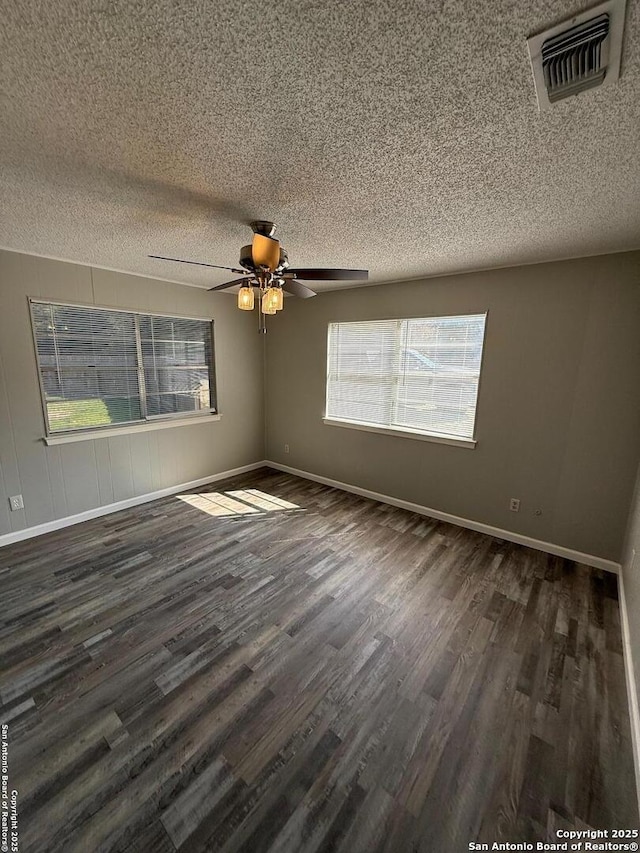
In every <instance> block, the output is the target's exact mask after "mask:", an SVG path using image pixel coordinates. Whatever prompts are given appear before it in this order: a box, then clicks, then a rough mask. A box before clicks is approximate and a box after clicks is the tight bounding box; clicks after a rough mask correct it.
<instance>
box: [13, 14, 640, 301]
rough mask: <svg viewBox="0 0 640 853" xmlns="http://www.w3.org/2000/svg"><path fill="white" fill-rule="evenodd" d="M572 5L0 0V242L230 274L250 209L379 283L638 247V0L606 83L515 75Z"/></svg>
mask: <svg viewBox="0 0 640 853" xmlns="http://www.w3.org/2000/svg"><path fill="white" fill-rule="evenodd" d="M591 5H593V3H589V2H587V3H585V2H581V0H577V3H575V4H574V3H573V2H570V0H541V2H537V3H535V4H534V3H529V2H527V0H519V2H518V0H485V1H484V2H481V3H479V2H477V0H439V2H433V3H431V2H424V0H423V2H412V0H387V2H385V1H384V0H350V1H349V2H348V3H344V2H340V0H334V1H333V2H331V0H324V2H323V0H316V2H305V0H302V2H300V0H275V2H271V3H265V2H263V0H261V2H252V0H217V2H216V3H207V2H205V0H198V2H182V3H179V2H176V0H153V2H151V1H149V2H144V3H132V2H131V0H100V2H96V0H75V2H71V0H59V1H58V2H56V3H42V2H41V0H2V3H1V10H2V14H1V15H0V87H1V90H2V91H1V102H0V186H1V191H2V198H1V204H0V245H1V246H4V247H6V248H11V249H16V250H18V251H26V252H33V253H36V254H43V255H49V256H53V257H59V258H64V259H68V260H72V261H77V262H81V263H89V264H92V265H95V266H104V267H109V268H113V269H121V270H127V271H131V272H134V273H140V274H144V275H150V276H154V277H157V278H165V279H170V280H173V281H180V282H184V283H187V284H195V285H201V286H212V285H213V284H217V283H220V282H222V281H225V279H226V274H225V273H224V272H217V271H215V270H204V269H203V270H199V269H198V268H194V267H187V266H180V265H178V264H171V263H168V262H161V261H154V260H149V259H147V258H146V255H147V254H149V253H155V254H162V255H171V256H178V257H183V258H193V259H196V260H203V261H209V262H212V263H218V264H224V265H229V266H235V265H237V262H238V253H239V248H240V246H241V245H242V244H244V243H248V242H250V238H251V232H250V230H249V228H248V227H247V223H248V221H249V220H250V219H252V218H261V219H272V220H274V221H275V222H276V223H277V224H278V232H277V235H276V236H278V237H279V238H280V239H281V240H282V242H283V245H284V246H285V247H286V249H287V251H288V253H289V259H290V261H291V263H292V266H345V267H367V268H369V269H370V271H371V278H372V279H374V280H377V281H387V280H393V279H400V278H407V277H412V276H418V275H424V274H426V275H433V274H438V273H446V272H454V271H458V270H468V269H479V268H486V267H496V266H505V265H510V264H518V263H529V262H535V261H544V260H549V259H557V258H567V257H575V256H581V255H592V254H600V253H605V252H615V251H621V250H627V249H633V248H637V247H639V246H640V144H639V139H640V50H639V46H640V4H639V3H638V2H637V0H628V8H627V21H626V28H625V40H624V47H623V66H622V76H621V79H620V81H619V83H618V84H616V85H615V86H613V87H611V88H606V89H602V90H593V91H590V92H587V93H585V94H583V95H581V96H579V97H578V98H572V99H570V100H568V101H564V102H562V103H560V104H558V105H556V106H554V107H553V108H552V109H550V110H548V111H546V112H543V113H539V112H538V109H537V102H536V97H535V93H534V89H533V83H532V75H531V70H530V66H529V59H528V53H527V48H526V41H525V40H526V37H527V36H529V35H531V34H532V33H535V32H538V31H540V30H542V29H546V28H547V27H548V26H551V25H552V24H554V23H557V22H559V21H560V20H562V19H563V18H564V17H567V16H568V15H570V14H573V13H575V12H577V11H581V10H582V9H584V8H588V7H589V6H591ZM326 286H327V285H325V287H326ZM332 286H333V285H332ZM321 287H322V285H320V286H319V287H318V289H321Z"/></svg>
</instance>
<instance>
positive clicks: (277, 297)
mask: <svg viewBox="0 0 640 853" xmlns="http://www.w3.org/2000/svg"><path fill="white" fill-rule="evenodd" d="M250 224H251V228H252V230H253V240H252V242H251V243H250V245H248V246H243V247H242V249H241V250H240V266H241V267H243V269H237V268H235V267H224V266H220V265H218V264H207V263H204V262H202V261H185V260H183V259H182V258H166V257H164V256H162V255H149V257H150V258H155V259H157V260H160V261H176V262H177V263H180V264H194V265H195V266H201V267H212V268H213V269H219V270H229V271H230V272H233V273H240V274H241V275H242V278H236V279H233V281H227V282H225V283H224V284H218V285H216V287H210V288H209V290H225V289H226V288H228V287H234V286H236V285H238V284H240V285H241V287H240V290H239V292H238V308H240V309H241V310H243V311H252V310H253V307H254V287H257V288H258V291H259V296H260V312H259V320H260V322H259V328H260V331H266V328H265V325H264V320H263V315H264V314H275V313H276V312H277V311H280V310H281V309H282V307H283V302H284V300H283V292H286V293H291V294H293V295H294V296H300V297H302V298H303V299H308V298H309V297H310V296H315V295H316V293H315V291H314V290H311V288H310V287H307V286H306V285H305V284H302V282H301V279H302V280H304V281H364V280H366V279H367V278H368V277H369V271H368V270H344V269H306V268H305V269H291V268H290V267H289V259H288V257H287V253H286V252H285V250H284V249H283V247H282V246H281V245H280V241H279V240H276V238H275V237H274V236H273V233H274V231H275V230H276V226H275V224H274V223H273V222H267V221H266V220H263V219H258V220H255V221H254V222H251V223H250Z"/></svg>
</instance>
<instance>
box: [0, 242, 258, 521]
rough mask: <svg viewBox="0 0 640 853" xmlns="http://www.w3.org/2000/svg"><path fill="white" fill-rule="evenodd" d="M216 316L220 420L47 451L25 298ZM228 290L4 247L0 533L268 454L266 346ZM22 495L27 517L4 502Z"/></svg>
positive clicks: (0, 264)
mask: <svg viewBox="0 0 640 853" xmlns="http://www.w3.org/2000/svg"><path fill="white" fill-rule="evenodd" d="M29 296H34V297H44V298H50V299H54V300H56V299H59V300H60V301H67V302H80V303H94V304H96V305H104V306H108V307H117V308H129V309H133V310H143V311H150V312H153V311H158V312H161V313H165V314H167V313H169V314H170V313H175V314H176V315H181V314H185V315H187V316H189V315H192V316H197V317H211V318H212V319H213V320H214V333H215V353H216V375H217V387H218V402H219V409H220V412H221V414H222V419H221V420H220V421H219V422H209V423H202V424H198V425H197V426H191V425H190V426H184V427H175V428H171V429H160V430H154V431H150V432H142V433H137V434H136V433H132V434H129V435H121V436H113V437H111V438H100V439H96V440H93V441H80V442H76V443H73V444H64V445H59V446H55V447H47V446H45V444H44V443H43V441H42V437H43V435H44V421H43V414H42V406H41V401H40V391H39V386H38V377H37V368H36V361H35V354H34V346H33V338H32V333H31V327H30V320H29V308H28V302H27V297H29ZM253 319H255V318H253V316H252V315H250V316H247V315H246V314H245V313H244V312H242V311H238V310H237V308H236V307H235V300H234V299H233V297H232V296H230V295H228V294H211V293H208V292H207V291H205V290H202V289H198V288H193V287H184V286H181V285H177V284H169V283H167V282H162V281H156V280H152V279H145V278H140V277H137V276H132V275H125V274H122V273H114V272H107V271H104V270H99V269H91V268H90V267H85V266H79V265H76V264H68V263H62V262H60V261H52V260H47V259H43V258H36V257H32V256H29V255H21V254H17V253H14V252H0V535H2V534H4V533H9V532H12V531H17V530H22V529H24V528H25V527H32V526H34V525H37V524H42V523H44V522H48V521H52V520H54V519H58V518H63V517H65V516H68V515H74V514H76V513H79V512H83V511H84V510H89V509H93V508H95V507H99V506H104V505H106V504H111V503H114V502H115V501H120V500H124V499H127V498H132V497H135V496H138V495H144V494H147V493H149V492H153V491H156V490H158V489H163V488H167V487H170V486H173V485H179V484H181V483H184V482H188V481H191V480H196V479H199V478H201V477H207V476H209V475H212V474H216V473H218V472H221V471H226V470H229V469H231V468H236V467H239V466H242V465H247V464H249V463H251V462H256V461H260V460H261V459H263V458H264V408H263V400H264V395H263V374H262V367H261V365H262V356H263V342H262V338H261V336H260V335H258V334H257V332H256V329H255V324H254V322H251V321H252V320H253ZM16 494H22V495H23V496H24V502H25V509H24V511H17V512H10V511H9V503H8V497H9V496H10V495H16Z"/></svg>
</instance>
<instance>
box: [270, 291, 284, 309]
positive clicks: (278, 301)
mask: <svg viewBox="0 0 640 853" xmlns="http://www.w3.org/2000/svg"><path fill="white" fill-rule="evenodd" d="M271 290H272V292H273V295H272V297H271V298H272V300H273V302H272V304H273V306H274V308H275V309H276V311H282V306H283V305H284V295H283V293H282V288H281V287H272V288H271Z"/></svg>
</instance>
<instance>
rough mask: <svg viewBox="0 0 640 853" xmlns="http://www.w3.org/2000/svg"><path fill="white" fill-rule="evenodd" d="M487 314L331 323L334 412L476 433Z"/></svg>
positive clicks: (330, 403)
mask: <svg viewBox="0 0 640 853" xmlns="http://www.w3.org/2000/svg"><path fill="white" fill-rule="evenodd" d="M485 319H486V315H484V314H472V315H464V316H460V317H424V318H416V319H405V320H375V321H372V322H365V323H331V324H330V325H329V341H328V365H327V403H326V416H327V418H329V419H334V420H340V421H347V422H353V423H356V424H364V425H369V426H379V427H385V428H392V429H393V428H396V429H407V430H412V431H416V432H420V433H424V434H427V435H435V436H451V437H454V438H469V439H470V438H473V431H474V425H475V414H476V403H477V399H478V383H479V379H480V365H481V360H482V346H483V341H484V329H485Z"/></svg>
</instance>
